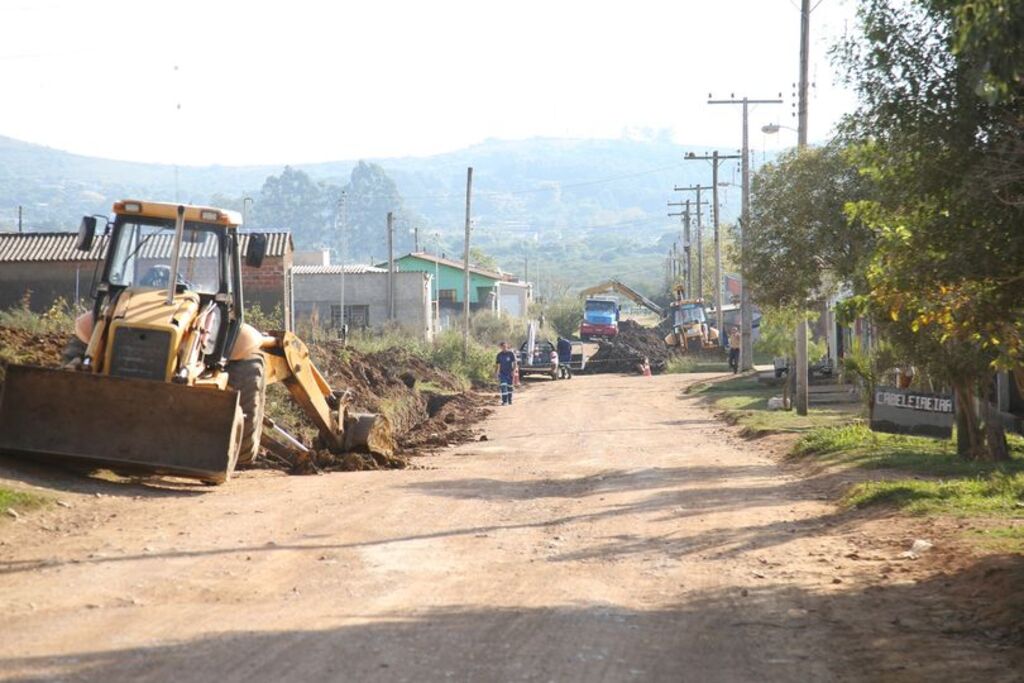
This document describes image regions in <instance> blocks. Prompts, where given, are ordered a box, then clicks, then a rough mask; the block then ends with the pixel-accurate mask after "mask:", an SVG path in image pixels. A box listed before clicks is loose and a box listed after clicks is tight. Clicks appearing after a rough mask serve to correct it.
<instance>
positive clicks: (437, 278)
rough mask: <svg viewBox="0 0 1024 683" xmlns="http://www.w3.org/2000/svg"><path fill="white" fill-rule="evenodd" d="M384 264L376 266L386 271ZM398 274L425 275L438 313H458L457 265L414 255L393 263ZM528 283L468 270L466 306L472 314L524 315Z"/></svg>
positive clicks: (460, 273)
mask: <svg viewBox="0 0 1024 683" xmlns="http://www.w3.org/2000/svg"><path fill="white" fill-rule="evenodd" d="M387 265H388V264H387V263H386V262H385V263H382V264H380V266H381V267H383V268H387ZM395 269H396V270H397V271H399V272H402V273H413V272H415V273H429V274H430V275H431V276H432V281H433V285H432V288H433V299H434V301H435V302H437V305H438V309H439V310H440V311H441V312H443V311H444V309H449V310H450V311H453V312H457V311H461V309H462V302H463V292H464V290H465V281H464V279H465V274H464V272H465V271H464V270H463V267H462V262H461V261H456V260H454V259H448V258H444V257H439V256H435V255H433V254H428V253H426V252H422V251H417V252H412V253H409V254H406V255H405V256H401V257H399V258H397V259H395ZM531 296H532V294H531V288H530V285H529V284H528V283H525V282H520V281H519V280H518V278H516V277H515V276H513V275H509V274H506V273H498V272H495V271H493V270H487V269H486V268H479V267H477V266H473V265H470V267H469V306H470V308H471V309H472V310H474V311H476V310H480V309H484V310H493V311H495V312H501V313H505V314H509V315H513V316H516V317H520V316H524V315H526V311H527V308H528V306H529V302H530V299H531Z"/></svg>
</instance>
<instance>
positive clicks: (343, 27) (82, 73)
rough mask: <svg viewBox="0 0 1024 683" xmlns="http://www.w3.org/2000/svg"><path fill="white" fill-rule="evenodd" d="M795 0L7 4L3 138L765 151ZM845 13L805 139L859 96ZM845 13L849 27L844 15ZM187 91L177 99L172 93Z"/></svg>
mask: <svg viewBox="0 0 1024 683" xmlns="http://www.w3.org/2000/svg"><path fill="white" fill-rule="evenodd" d="M798 5H799V2H798V0H703V1H701V2H697V1H695V0H675V1H674V2H671V1H664V2H653V1H646V0H630V1H629V2H624V1H622V2H602V1H600V0H590V1H589V2H582V1H581V2H577V1H575V0H572V1H569V0H544V1H535V0H518V1H516V2H495V1H491V0H476V1H475V2H454V1H448V0H434V1H433V2H412V1H400V0H369V1H364V2H333V3H332V2H324V1H323V0H320V1H318V2H310V1H307V0H291V1H290V2H282V1H281V0H276V1H275V2H263V1H261V0H254V1H248V2H226V1H221V0H205V1H203V2H199V1H196V0H175V1H174V2H170V1H167V0H164V1H163V2H151V1H148V0H131V1H129V0H124V1H120V0H93V1H83V0H0V26H3V27H4V32H3V35H4V38H3V41H2V42H0V85H2V88H3V100H2V101H3V103H4V106H3V107H2V108H0V135H6V136H10V137H14V138H18V139H22V140H27V141H29V142H34V143H39V144H44V145H48V146H50V147H55V148H59V149H66V150H69V151H73V152H77V153H81V154H88V155H93V156H101V157H108V158H116V159H129V160H136V161H147V162H165V163H179V164H225V165H229V164H231V165H233V164H251V163H274V164H278V163H289V162H290V163H300V162H313V161H327V160H337V159H355V158H361V157H385V156H404V155H425V154H432V153H436V152H443V151H449V150H454V149H458V148H461V147H465V146H467V145H470V144H473V143H475V142H479V141H481V140H484V139H486V138H512V139H515V138H526V137H532V136H538V135H539V136H567V137H604V138H617V137H620V136H622V135H623V134H624V131H627V130H628V131H632V132H631V134H637V133H636V131H644V130H645V129H654V130H660V129H671V131H672V135H673V138H674V139H675V140H676V141H677V142H680V143H684V144H694V145H718V146H721V147H722V148H723V149H729V148H735V147H738V146H739V143H740V120H741V119H740V110H739V108H738V107H736V108H731V107H728V108H727V107H721V106H716V107H712V106H708V105H707V104H706V100H707V96H708V93H709V92H710V93H714V95H715V96H716V97H727V96H729V95H730V93H735V94H736V95H737V96H743V95H748V96H750V97H752V98H754V97H758V98H760V97H774V96H777V95H778V93H779V92H782V94H783V98H784V99H785V100H786V104H784V105H782V106H762V107H758V108H757V109H756V110H754V111H753V113H752V116H751V131H752V132H751V143H752V145H754V146H755V147H756V148H758V149H760V148H761V147H762V146H767V147H769V148H771V147H773V146H779V145H783V146H785V145H790V144H793V143H794V141H795V135H794V134H793V133H790V132H788V131H785V130H783V131H782V133H781V135H780V136H775V137H773V138H770V139H769V138H766V137H765V136H764V135H763V134H762V133H761V132H760V130H759V129H760V126H761V125H763V124H764V123H768V122H777V123H781V124H783V125H789V126H793V127H794V128H795V127H796V119H795V118H793V117H792V116H791V112H792V111H794V110H793V109H792V108H791V104H792V102H793V101H794V88H793V83H794V82H795V81H796V79H797V75H798V73H797V69H798V56H799V28H800V15H799V10H798ZM852 15H853V7H852V2H851V1H850V0H822V2H821V3H820V5H819V6H818V7H817V8H816V9H815V11H814V13H813V15H812V19H811V25H812V29H811V56H812V59H811V74H812V76H811V77H812V80H814V81H815V82H816V84H817V87H816V88H815V89H814V90H813V92H812V98H811V103H810V121H811V125H810V137H811V139H812V141H813V140H815V139H822V138H824V137H826V136H827V134H828V131H829V130H830V128H831V126H832V124H833V123H834V122H835V120H836V119H837V118H838V116H839V115H841V114H842V113H843V112H844V111H846V110H848V109H849V108H850V107H851V106H852V103H853V98H852V96H851V95H850V94H849V93H847V92H845V91H843V90H842V89H840V88H839V87H838V86H836V85H835V84H834V83H833V75H832V70H831V68H830V65H829V62H828V59H827V57H826V50H827V48H828V46H829V45H830V44H831V42H832V41H833V40H834V39H835V37H836V36H838V35H841V34H842V33H843V31H844V30H845V28H846V25H847V23H848V22H851V20H852ZM851 25H852V24H851ZM179 103H180V105H181V108H180V109H178V107H177V105H178V104H179Z"/></svg>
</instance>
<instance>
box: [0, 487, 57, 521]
mask: <svg viewBox="0 0 1024 683" xmlns="http://www.w3.org/2000/svg"><path fill="white" fill-rule="evenodd" d="M48 502H49V499H48V498H46V497H45V496H41V495H39V494H37V493H27V492H25V491H13V490H11V489H5V488H0V515H3V518H4V519H10V518H9V517H8V516H7V511H8V510H10V509H12V508H13V509H14V511H15V512H18V513H22V512H25V511H26V510H31V509H33V508H38V507H42V506H43V505H45V504H46V503H48Z"/></svg>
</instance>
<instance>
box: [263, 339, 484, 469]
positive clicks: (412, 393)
mask: <svg viewBox="0 0 1024 683" xmlns="http://www.w3.org/2000/svg"><path fill="white" fill-rule="evenodd" d="M310 351H311V353H312V355H313V359H314V361H315V362H316V364H317V367H318V368H319V369H320V372H322V373H323V375H324V377H325V378H326V379H327V382H328V383H329V384H330V385H331V387H332V388H334V389H335V390H341V391H346V392H348V394H349V400H350V403H351V406H352V409H353V410H354V411H357V412H371V413H379V414H382V415H385V416H386V417H387V418H388V421H389V422H390V423H391V428H392V431H393V433H394V436H395V439H396V442H397V446H398V448H397V452H396V453H394V454H391V453H389V454H383V453H370V454H356V453H348V454H345V455H335V454H332V453H330V452H328V451H314V452H313V453H312V455H311V456H299V457H297V458H295V459H293V460H288V461H283V460H282V459H281V458H279V457H277V456H274V455H270V454H267V455H266V457H264V458H263V459H262V460H263V462H262V466H263V467H269V468H273V469H284V470H286V471H289V472H292V473H295V474H312V473H316V472H320V471H352V470H373V469H401V468H404V467H407V466H409V464H410V461H409V458H410V457H411V456H414V455H419V454H422V453H423V452H424V451H429V450H431V449H435V448H439V447H443V446H448V445H455V444H459V443H463V442H466V441H471V440H474V439H476V438H477V437H478V434H477V432H476V431H475V430H474V429H472V425H474V424H475V423H477V422H479V421H480V420H482V419H483V418H484V417H486V416H487V415H488V414H489V413H490V411H489V410H487V409H486V408H483V407H482V406H481V404H482V403H483V399H482V398H481V397H479V396H478V395H477V394H475V393H466V392H464V391H463V385H462V382H461V380H460V379H459V378H458V377H456V376H455V375H453V374H451V373H450V372H447V371H446V370H443V369H441V368H439V367H437V366H435V365H433V364H432V363H430V362H429V361H427V360H424V359H423V358H421V357H419V356H415V355H413V354H411V353H409V352H408V351H406V350H404V349H400V348H390V349H385V350H383V351H378V352H375V353H368V354H364V353H360V352H359V351H356V350H354V349H351V348H345V347H343V346H342V345H341V344H340V343H338V342H335V341H329V342H326V343H321V344H311V345H310ZM270 389H271V390H272V391H270V392H268V404H267V405H268V413H269V414H270V415H271V417H272V418H273V419H274V420H276V421H277V422H279V423H280V424H281V426H282V427H284V428H285V429H286V430H288V431H289V432H291V433H292V434H294V435H296V436H299V437H300V438H302V439H303V441H305V442H306V443H312V442H313V440H314V438H315V436H316V432H315V430H314V429H313V428H312V427H311V425H310V424H309V422H308V421H307V420H306V419H305V417H304V416H303V415H302V414H301V413H299V412H298V411H296V410H294V406H293V404H292V403H291V402H290V399H288V398H286V397H285V396H284V394H283V393H282V388H281V387H277V386H272V387H270ZM275 408H276V409H275Z"/></svg>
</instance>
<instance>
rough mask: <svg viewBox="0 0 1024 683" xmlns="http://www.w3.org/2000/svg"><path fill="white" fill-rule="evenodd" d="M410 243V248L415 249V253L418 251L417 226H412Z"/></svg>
mask: <svg viewBox="0 0 1024 683" xmlns="http://www.w3.org/2000/svg"><path fill="white" fill-rule="evenodd" d="M412 244H413V247H412V250H413V251H415V252H416V253H419V251H420V229H419V228H418V227H414V228H413V229H412Z"/></svg>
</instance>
